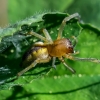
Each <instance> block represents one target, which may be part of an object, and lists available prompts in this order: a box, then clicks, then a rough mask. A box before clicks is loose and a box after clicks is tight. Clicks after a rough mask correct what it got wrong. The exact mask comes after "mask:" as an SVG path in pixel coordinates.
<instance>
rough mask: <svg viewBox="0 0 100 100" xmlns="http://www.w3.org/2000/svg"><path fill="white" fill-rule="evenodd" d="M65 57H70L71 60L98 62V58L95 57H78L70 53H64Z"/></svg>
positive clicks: (99, 61)
mask: <svg viewBox="0 0 100 100" xmlns="http://www.w3.org/2000/svg"><path fill="white" fill-rule="evenodd" d="M65 57H66V58H68V59H71V60H79V61H89V62H94V63H100V60H99V59H96V58H79V57H73V56H71V55H65Z"/></svg>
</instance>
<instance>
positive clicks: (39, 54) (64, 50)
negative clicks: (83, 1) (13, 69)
mask: <svg viewBox="0 0 100 100" xmlns="http://www.w3.org/2000/svg"><path fill="white" fill-rule="evenodd" d="M74 17H79V15H78V14H77V13H75V14H73V15H70V16H69V17H65V18H64V19H63V21H62V23H61V26H60V28H59V31H58V36H57V39H56V40H54V41H53V40H52V38H51V37H50V35H49V33H48V31H47V30H46V29H43V33H44V35H45V37H43V36H41V35H39V34H38V33H36V32H33V31H31V32H30V34H31V35H33V36H36V37H37V38H39V39H41V40H43V41H44V42H36V43H35V44H34V45H33V46H32V48H31V49H30V50H29V51H28V52H26V53H25V55H24V57H23V61H22V64H23V65H25V64H27V63H29V65H28V66H27V67H26V68H25V69H23V70H22V71H21V72H19V73H18V74H17V76H21V75H22V74H23V73H25V72H26V71H28V70H29V69H31V68H32V67H35V66H36V64H38V63H46V62H49V61H50V60H53V62H52V66H53V67H55V60H56V58H58V59H59V60H60V61H61V62H62V63H63V64H64V66H66V67H67V68H68V69H69V70H70V71H72V72H73V73H74V72H75V70H74V69H72V68H71V67H69V66H68V65H67V63H66V62H65V61H64V58H67V59H71V60H81V61H91V62H96V63H100V60H97V59H95V58H78V57H74V56H73V54H77V52H76V53H75V52H74V46H75V44H76V42H77V41H76V38H75V37H74V39H75V44H72V43H71V41H70V40H69V39H68V38H62V32H63V29H64V26H65V25H66V22H67V21H69V20H70V19H72V18H74Z"/></svg>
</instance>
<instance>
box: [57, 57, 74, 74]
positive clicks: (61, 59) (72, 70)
mask: <svg viewBox="0 0 100 100" xmlns="http://www.w3.org/2000/svg"><path fill="white" fill-rule="evenodd" d="M58 59H59V60H60V61H61V62H62V63H63V64H64V66H65V67H67V68H68V69H69V70H70V71H71V72H72V73H75V70H74V69H73V68H71V67H69V66H68V65H67V64H66V62H65V61H64V59H63V58H62V57H60V58H58Z"/></svg>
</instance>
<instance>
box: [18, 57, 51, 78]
mask: <svg viewBox="0 0 100 100" xmlns="http://www.w3.org/2000/svg"><path fill="white" fill-rule="evenodd" d="M50 60H51V57H48V58H47V59H36V60H35V61H34V62H33V63H32V64H31V65H30V66H28V67H26V68H25V69H23V70H22V71H20V72H19V73H18V74H17V77H19V76H21V75H22V74H24V73H25V72H27V71H28V70H30V69H31V68H33V67H35V66H36V65H37V64H38V63H46V62H49V61H50Z"/></svg>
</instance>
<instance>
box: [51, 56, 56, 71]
mask: <svg viewBox="0 0 100 100" xmlns="http://www.w3.org/2000/svg"><path fill="white" fill-rule="evenodd" d="M55 61H56V57H53V58H52V67H53V68H55V69H56V65H55Z"/></svg>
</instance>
